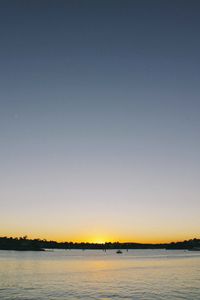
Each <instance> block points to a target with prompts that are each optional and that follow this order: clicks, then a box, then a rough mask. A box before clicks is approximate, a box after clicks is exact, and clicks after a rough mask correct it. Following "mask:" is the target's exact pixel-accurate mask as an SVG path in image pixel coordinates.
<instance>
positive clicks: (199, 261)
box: [0, 250, 200, 300]
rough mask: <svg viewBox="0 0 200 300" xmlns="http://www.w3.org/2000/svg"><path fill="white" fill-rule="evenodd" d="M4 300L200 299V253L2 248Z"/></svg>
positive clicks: (0, 283) (0, 288)
mask: <svg viewBox="0 0 200 300" xmlns="http://www.w3.org/2000/svg"><path fill="white" fill-rule="evenodd" d="M0 299H1V300H57V299H59V300H68V299H85V300H86V299H87V300H89V299H102V300H106V299H138V300H144V299H147V300H151V299H152V300H156V299H165V300H167V299H188V300H197V299H200V252H190V251H182V250H181V251H179V250H171V251H170V250H129V251H128V252H127V251H123V253H122V254H117V253H116V251H114V250H108V251H106V252H103V251H101V250H97V251H96V250H85V251H82V250H52V251H45V252H17V251H0Z"/></svg>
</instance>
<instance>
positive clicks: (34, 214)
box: [0, 0, 200, 242]
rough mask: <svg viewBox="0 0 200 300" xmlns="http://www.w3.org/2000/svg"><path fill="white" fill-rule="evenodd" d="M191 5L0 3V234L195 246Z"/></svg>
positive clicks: (87, 0) (199, 23) (194, 23)
mask: <svg viewBox="0 0 200 300" xmlns="http://www.w3.org/2000/svg"><path fill="white" fill-rule="evenodd" d="M199 28H200V3H199V1H196V0H187V1H186V0H163V1H160V0H151V1H147V0H134V1H131V0H130V1H129V0H115V1H114V0H107V1H105V0H101V1H100V0H95V1H94V0H84V1H81V0H76V1H73V0H69V1H64V0H59V1H56V0H54V1H51V0H49V1H45V0H43V1H37V0H30V1H25V0H24V1H22V0H18V1H12V0H11V1H6V0H2V1H1V3H0V235H1V236H4V235H7V236H22V235H28V237H30V238H36V237H37V238H38V237H39V238H46V239H55V240H58V241H89V242H105V241H136V242H164V241H176V240H183V239H189V238H194V237H196V238H198V237H199V233H200V218H199V211H200V201H199V199H200V185H199V178H200V168H199V166H200V156H199V153H200V97H199V96H200V81H199V79H200V71H199V70H200V68H199V63H200V38H199Z"/></svg>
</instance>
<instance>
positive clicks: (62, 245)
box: [0, 236, 200, 251]
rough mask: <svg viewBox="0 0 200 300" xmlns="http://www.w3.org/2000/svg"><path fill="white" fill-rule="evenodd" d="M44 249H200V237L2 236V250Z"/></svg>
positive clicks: (0, 243) (0, 245) (0, 242)
mask: <svg viewBox="0 0 200 300" xmlns="http://www.w3.org/2000/svg"><path fill="white" fill-rule="evenodd" d="M44 249H82V250H88V249H90V250H92V249H99V250H109V249H171V250H172V249H174V250H175V249H187V250H200V239H192V240H188V241H182V242H172V243H166V244H141V243H119V242H114V243H111V242H108V243H104V244H96V243H74V242H56V241H47V240H41V239H28V238H27V237H26V236H24V237H20V238H12V237H11V238H8V237H0V250H21V251H27V250H31V251H42V250H44Z"/></svg>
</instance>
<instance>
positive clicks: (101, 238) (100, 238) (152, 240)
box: [1, 233, 199, 244]
mask: <svg viewBox="0 0 200 300" xmlns="http://www.w3.org/2000/svg"><path fill="white" fill-rule="evenodd" d="M1 236H8V237H13V238H14V237H18V238H19V237H22V236H27V238H29V239H41V240H43V239H45V240H47V241H49V240H53V241H57V242H73V243H81V242H83V243H97V244H104V243H106V242H111V243H113V242H119V243H128V242H130V243H141V244H142V243H144V244H145V243H149V244H159V243H170V242H177V241H183V240H190V239H193V238H199V237H198V235H197V234H196V235H195V234H194V235H187V236H184V235H181V234H180V235H179V234H176V235H174V236H171V238H170V236H169V235H167V236H164V235H163V236H162V237H160V236H157V237H153V236H152V237H149V236H142V235H141V237H139V236H135V237H132V238H131V237H130V236H127V238H125V237H124V238H120V237H117V236H116V235H113V236H112V235H110V236H108V235H103V234H102V235H100V234H98V235H96V236H95V235H93V236H86V235H82V236H80V237H78V236H77V237H75V236H74V238H72V237H70V236H61V235H50V234H45V235H43V234H33V233H32V234H26V233H23V234H6V233H4V234H1Z"/></svg>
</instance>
